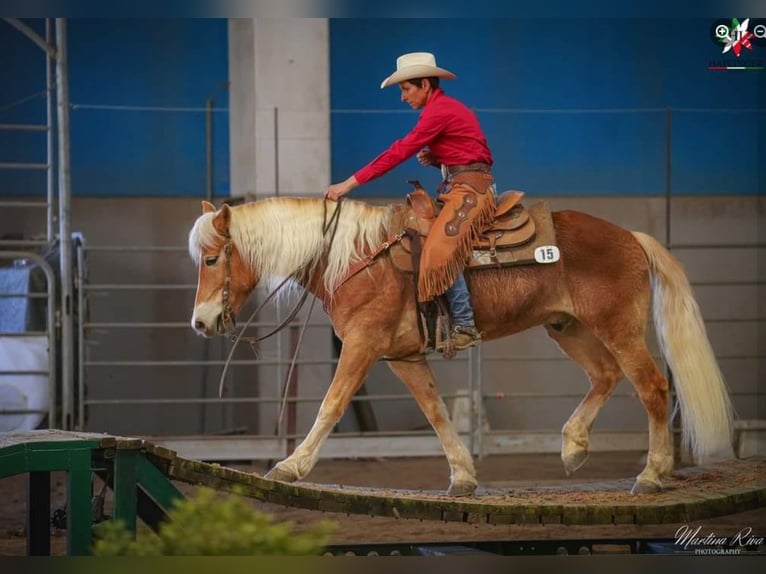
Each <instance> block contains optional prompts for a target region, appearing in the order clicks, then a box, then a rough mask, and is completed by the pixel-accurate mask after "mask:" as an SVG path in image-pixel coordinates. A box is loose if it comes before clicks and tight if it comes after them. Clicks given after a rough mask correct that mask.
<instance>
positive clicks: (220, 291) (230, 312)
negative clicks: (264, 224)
mask: <svg viewBox="0 0 766 574" xmlns="http://www.w3.org/2000/svg"><path fill="white" fill-rule="evenodd" d="M231 220H232V210H231V208H230V207H229V206H228V205H226V204H224V205H223V206H222V207H221V209H219V210H217V211H216V209H215V206H213V204H211V203H208V202H207V201H203V202H202V215H201V216H200V217H199V218H198V219H197V222H196V223H195V224H194V227H193V228H192V230H191V233H190V234H189V253H190V254H191V256H192V258H193V259H194V260H195V261H196V263H197V265H198V267H199V276H198V278H197V295H196V296H195V298H194V313H193V314H192V319H191V325H192V328H194V330H195V331H197V332H198V333H200V334H201V335H204V336H206V337H212V336H213V335H221V334H224V333H226V332H228V331H230V330H231V329H233V328H234V317H235V316H236V314H237V312H238V311H239V310H240V309H241V308H242V306H243V305H244V304H245V301H246V300H247V298H248V296H249V295H250V293H251V292H252V291H253V289H254V288H255V285H256V283H257V282H258V277H256V274H255V272H254V271H253V270H252V269H251V266H250V265H248V264H247V263H246V262H245V261H243V259H242V256H241V254H240V252H239V250H238V249H237V247H236V246H235V245H234V242H233V241H232V238H231V230H230V227H231Z"/></svg>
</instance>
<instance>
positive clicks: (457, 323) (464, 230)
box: [325, 52, 495, 350]
mask: <svg viewBox="0 0 766 574" xmlns="http://www.w3.org/2000/svg"><path fill="white" fill-rule="evenodd" d="M440 78H444V79H447V80H452V79H454V78H455V75H454V74H453V73H452V72H449V71H447V70H445V69H443V68H439V67H437V66H436V58H435V57H434V55H433V54H431V53H429V52H413V53H409V54H404V55H402V56H400V57H399V58H397V60H396V71H395V72H394V73H393V74H391V75H390V76H388V77H387V78H386V79H385V80H383V83H382V84H381V85H380V87H381V89H382V88H386V87H388V86H393V85H395V84H398V85H399V88H400V89H401V99H402V101H403V102H407V103H408V104H409V105H410V106H411V107H412V108H413V109H416V110H422V112H421V113H420V116H419V118H418V121H417V123H416V125H415V127H414V128H413V129H412V131H410V133H408V134H407V135H406V136H404V137H403V138H402V139H400V140H397V141H395V142H394V143H393V144H391V146H390V147H389V148H388V149H387V150H386V151H384V152H383V153H381V154H380V155H379V156H377V157H376V158H375V159H373V160H372V161H371V162H370V163H369V164H367V165H366V166H364V167H363V168H362V169H360V170H358V171H357V172H356V173H354V174H353V175H352V176H351V177H349V178H348V179H346V180H345V181H343V182H340V183H336V184H333V185H331V186H329V187H328V188H327V190H326V191H325V197H326V198H328V199H338V198H340V197H342V196H344V195H346V194H347V193H349V192H350V191H351V190H352V189H354V188H355V187H357V186H359V185H362V184H365V183H367V182H368V181H371V180H373V179H375V178H377V177H380V176H381V175H383V174H385V173H386V172H388V171H390V170H391V169H393V168H395V167H396V166H397V165H399V164H400V163H402V162H403V161H405V160H407V159H408V158H410V157H412V156H413V155H415V154H417V159H418V161H419V162H420V163H421V164H422V165H433V166H435V167H437V168H441V170H442V177H443V179H444V181H443V183H442V185H441V186H440V190H441V193H440V194H439V197H438V201H439V202H441V203H442V204H443V207H442V209H441V211H440V213H439V216H438V217H437V219H436V221H435V222H434V224H433V226H432V227H431V231H430V232H429V234H428V237H427V238H426V241H425V244H424V246H423V253H422V258H421V261H420V276H419V282H418V300H419V301H421V302H423V301H430V300H432V299H434V298H435V297H437V296H439V295H441V294H442V293H445V294H446V297H447V300H448V301H449V305H450V313H451V314H452V319H453V323H454V327H453V329H452V332H451V334H450V338H451V340H452V342H453V344H454V346H455V348H456V349H458V350H460V349H466V348H468V347H472V346H474V345H478V344H479V343H481V333H479V331H478V330H477V329H476V324H475V321H474V314H473V307H472V305H471V299H470V295H469V293H468V287H467V285H466V282H465V277H464V276H463V269H464V267H465V265H466V261H467V260H468V258H469V257H470V253H471V238H472V237H473V236H474V235H475V234H476V233H477V232H478V231H479V228H481V227H482V226H483V225H485V224H486V223H487V222H488V221H489V220H490V218H491V217H492V214H493V212H494V209H495V187H494V179H493V177H492V173H491V166H492V163H493V160H492V153H491V152H490V150H489V146H488V145H487V140H486V138H485V136H484V133H483V131H482V129H481V126H480V125H479V121H478V119H477V118H476V116H475V114H474V113H473V112H472V111H471V110H470V109H468V107H466V106H465V105H464V104H463V103H461V102H459V101H458V100H456V99H455V98H452V97H450V96H447V95H446V94H445V93H444V91H443V90H442V88H440V87H439V79H440Z"/></svg>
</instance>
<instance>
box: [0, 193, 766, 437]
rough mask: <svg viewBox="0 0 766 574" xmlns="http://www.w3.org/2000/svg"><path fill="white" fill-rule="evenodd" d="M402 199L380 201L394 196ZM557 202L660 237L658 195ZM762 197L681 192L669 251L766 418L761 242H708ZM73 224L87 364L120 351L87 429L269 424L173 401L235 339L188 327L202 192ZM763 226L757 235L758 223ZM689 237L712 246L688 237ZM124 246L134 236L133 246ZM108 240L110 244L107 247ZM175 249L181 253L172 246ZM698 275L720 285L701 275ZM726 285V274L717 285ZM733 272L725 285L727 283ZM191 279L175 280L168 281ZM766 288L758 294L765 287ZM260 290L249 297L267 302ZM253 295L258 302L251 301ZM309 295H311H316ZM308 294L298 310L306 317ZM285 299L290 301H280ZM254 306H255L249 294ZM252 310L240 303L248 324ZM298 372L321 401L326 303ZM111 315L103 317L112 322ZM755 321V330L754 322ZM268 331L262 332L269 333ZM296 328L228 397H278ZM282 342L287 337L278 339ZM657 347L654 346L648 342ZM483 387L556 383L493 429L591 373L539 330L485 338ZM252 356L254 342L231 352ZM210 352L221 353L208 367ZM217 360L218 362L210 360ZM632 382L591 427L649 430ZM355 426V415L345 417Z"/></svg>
mask: <svg viewBox="0 0 766 574" xmlns="http://www.w3.org/2000/svg"><path fill="white" fill-rule="evenodd" d="M398 199H399V198H379V199H377V200H374V201H376V202H384V203H389V202H391V201H395V200H398ZM536 199H538V198H531V197H530V198H529V199H528V202H532V201H534V200H536ZM548 199H549V201H550V203H551V206H552V207H553V208H554V209H569V208H575V209H579V210H582V211H586V212H588V213H592V214H594V215H598V216H601V217H605V218H607V219H609V220H611V221H614V222H615V223H618V224H620V225H622V226H624V227H627V228H630V229H638V230H642V231H645V232H648V233H651V234H653V235H654V236H656V237H658V238H659V239H661V240H664V234H665V228H666V223H665V212H666V209H665V200H664V198H588V197H581V198H570V197H568V198H556V197H551V198H548ZM764 208H766V200H764V198H762V197H752V196H751V197H726V198H716V197H713V198H676V199H674V200H673V202H672V209H671V229H672V235H671V239H672V243H673V244H675V245H683V246H684V247H683V248H680V247H679V248H677V249H674V250H673V252H674V253H675V254H676V256H678V257H679V259H681V261H682V262H683V263H684V264H685V265H686V267H687V270H688V273H689V276H690V278H691V280H692V282H693V283H694V288H695V293H696V295H697V298H698V301H699V304H700V308H701V310H702V313H703V316H704V317H705V319H706V320H707V329H708V333H709V336H710V339H711V341H712V344H713V348H714V350H715V351H716V353H717V356H718V358H719V360H720V364H721V368H722V369H723V372H724V374H725V375H726V377H727V380H728V383H729V385H730V387H731V390H732V392H733V393H734V400H735V404H736V406H737V410H738V413H739V416H740V418H747V419H750V418H764V417H766V405H764V403H763V400H762V390H761V391H760V392H761V394H757V393H758V392H759V385H760V384H762V383H761V380H760V379H759V373H758V365H759V361H762V360H763V349H762V345H760V344H759V341H762V340H763V339H762V338H763V332H762V325H763V320H764V316H765V313H764V311H765V310H764V308H763V303H762V301H763V300H764V299H763V297H762V293H759V292H758V289H757V287H756V285H755V282H760V283H761V284H762V283H763V282H764V281H765V280H766V276H765V273H766V272H765V271H764V267H763V266H759V265H758V261H757V256H758V252H757V251H756V250H755V249H754V248H753V247H750V248H737V249H721V248H718V247H710V246H711V245H713V244H716V245H717V244H721V245H726V244H733V245H741V244H751V245H754V244H755V242H756V241H757V240H759V239H760V241H761V242H762V241H763V237H762V236H760V237H759V229H763V228H764V227H763V226H764ZM72 212H73V222H72V228H73V230H76V231H81V232H82V233H83V234H84V235H85V237H86V240H87V245H88V247H89V256H88V267H89V283H90V284H91V287H92V288H93V289H95V290H93V291H91V292H90V294H89V297H88V301H89V307H90V317H89V322H90V323H91V326H90V327H89V328H88V330H87V353H88V360H89V361H91V362H112V361H119V362H120V364H119V365H110V364H108V365H91V366H89V367H88V368H87V370H86V384H87V389H88V398H89V399H109V400H113V401H116V402H115V404H110V405H97V406H93V407H91V408H90V409H89V411H88V412H89V418H88V421H89V422H88V430H92V431H108V432H113V433H123V434H140V435H178V434H197V433H215V432H222V431H227V430H231V429H235V428H246V430H247V432H249V433H259V434H272V433H273V432H274V429H275V424H276V411H277V408H276V405H275V404H270V405H268V406H261V407H259V406H256V405H252V404H251V405H235V406H228V407H223V406H220V405H208V406H200V405H167V404H163V403H162V402H160V400H161V399H166V398H183V399H189V398H198V397H209V398H215V397H217V392H218V384H219V380H220V376H221V369H222V363H223V361H224V360H225V358H226V356H227V355H228V353H229V350H230V348H231V343H230V342H229V341H228V340H227V339H223V338H219V339H214V340H205V339H202V338H200V337H198V336H196V335H195V334H194V333H193V332H192V330H191V328H190V327H189V325H188V321H189V318H190V313H191V309H192V301H193V295H194V293H193V286H194V285H195V283H196V270H195V268H194V266H193V264H192V263H191V261H190V260H189V258H188V255H187V254H186V251H185V241H186V236H187V233H188V230H189V228H190V227H191V225H192V223H193V221H194V219H195V218H196V216H197V215H198V213H199V212H200V208H199V200H197V199H189V198H186V199H182V198H174V199H170V198H168V199H94V198H76V199H75V200H74V202H73V210H72ZM0 229H2V230H3V232H8V233H13V232H18V233H24V234H26V235H30V234H33V233H34V232H36V231H39V229H40V220H39V218H38V217H33V216H32V212H30V215H29V217H26V216H24V215H22V216H19V214H18V211H16V212H12V211H10V210H4V211H0ZM760 233H762V232H760ZM694 245H701V246H707V247H704V248H693V247H692V246H694ZM128 246H129V247H128ZM152 246H154V247H164V248H166V250H164V251H155V252H137V251H135V249H136V248H138V247H152ZM106 247H113V248H114V249H111V250H105V249H104V248H106ZM168 247H177V248H178V249H177V250H174V251H168V250H167V248H168ZM700 283H715V284H714V285H702V284H700ZM719 283H720V284H719ZM725 283H729V285H723V284H725ZM120 284H124V285H144V284H155V285H157V287H156V288H154V289H152V290H148V291H147V290H136V289H129V290H114V289H109V290H101V289H96V286H98V285H101V286H104V285H106V286H109V285H112V286H114V285H120ZM184 285H185V286H186V288H175V287H172V286H184ZM759 295H761V296H760V297H759ZM262 296H263V292H259V293H258V297H256V298H254V300H260V298H262ZM253 304H254V303H253ZM309 304H310V303H309ZM309 304H307V305H306V306H305V307H304V311H303V313H302V314H301V317H304V316H305V313H306V312H307V311H308V308H309ZM288 306H289V305H287V304H285V305H284V306H283V307H282V309H283V311H284V310H285V309H286V308H287V307H288ZM248 309H253V306H252V304H251V305H250V306H249V307H248ZM248 316H249V312H243V313H242V314H241V316H240V319H239V320H240V323H241V322H242V321H244V320H245V319H246V318H247V317H248ZM274 319H275V312H274V309H273V308H272V307H269V308H267V309H266V310H265V311H264V313H263V314H262V315H261V316H259V318H258V321H259V323H261V322H262V323H268V322H273V321H274ZM135 322H150V323H155V322H167V323H169V325H168V326H164V327H142V328H135V327H129V326H127V325H126V324H130V323H135ZM311 323H312V324H314V325H315V326H314V327H312V328H310V329H309V331H308V332H307V335H306V339H305V341H304V344H303V347H302V350H301V354H300V361H301V363H304V362H309V363H310V362H311V361H320V363H319V364H301V365H300V366H299V368H298V372H297V378H298V385H299V394H300V396H301V397H315V398H317V399H321V397H322V395H323V394H324V391H325V390H326V388H327V385H328V384H329V382H330V380H331V376H332V367H331V365H330V364H328V362H329V360H330V359H331V358H332V338H331V332H330V328H329V326H328V325H327V319H326V316H325V315H324V314H323V313H322V311H321V307H319V306H317V308H315V309H314V313H313V317H312V321H311ZM105 324H108V325H105ZM759 327H760V329H761V331H760V332H759ZM261 332H263V331H261ZM289 336H290V335H289V334H288V333H285V334H283V335H282V337H281V339H273V340H269V341H266V342H264V344H262V345H261V347H260V349H259V354H260V359H261V360H267V361H269V360H273V359H276V358H277V357H279V356H281V357H283V358H284V361H285V363H283V364H282V365H281V366H277V365H273V364H272V365H271V366H267V367H258V368H254V367H253V366H234V367H231V369H230V376H229V377H228V378H227V382H226V387H225V390H226V396H232V397H237V398H239V399H241V398H244V397H259V396H260V397H267V396H268V397H277V396H280V392H281V388H282V384H283V381H284V377H285V374H286V370H287V369H286V362H289V358H290V352H289V344H290V341H289ZM280 346H281V348H280ZM652 347H653V348H655V346H654V344H653V343H652ZM482 352H483V357H484V359H485V364H484V390H485V391H486V392H488V393H490V394H493V395H495V396H497V397H501V396H502V393H505V394H508V393H530V392H542V393H549V394H550V395H551V397H550V398H534V397H532V398H519V399H513V400H512V399H510V398H494V399H490V400H488V401H487V403H486V407H487V411H488V416H489V423H490V426H491V428H494V429H524V430H558V429H559V428H560V426H561V425H562V424H563V422H564V421H565V420H566V418H567V417H568V416H569V414H570V413H571V412H572V410H573V409H574V408H575V406H576V405H577V403H578V402H579V400H580V398H581V396H582V395H583V394H584V393H585V391H586V390H587V384H588V383H587V380H586V378H585V375H584V373H583V372H582V371H581V370H580V369H579V367H578V366H577V365H575V364H574V363H572V362H570V361H567V360H563V359H562V355H561V354H560V352H559V351H558V349H557V347H556V346H555V345H554V344H553V343H552V342H551V341H549V340H548V339H547V337H546V335H545V333H544V332H543V330H542V329H534V330H531V331H528V332H525V333H522V334H519V335H516V336H514V337H511V338H508V339H505V340H501V341H495V342H489V343H487V344H485V345H483V347H482ZM235 358H236V359H238V360H240V359H241V360H252V359H253V355H252V352H251V350H250V349H249V347H248V346H247V345H242V346H241V348H240V349H238V351H237V353H236V354H235ZM141 361H160V362H163V363H167V362H168V361H176V362H178V361H193V362H194V364H190V365H188V366H171V365H168V364H164V365H163V366H151V365H147V366H141V363H140V362H141ZM204 361H213V363H211V364H209V365H206V364H204V363H203V362H204ZM216 361H217V362H216ZM433 366H434V371H435V372H436V376H437V379H438V383H439V386H440V388H441V390H442V392H444V393H452V392H455V391H457V390H459V389H461V388H464V387H465V386H466V380H467V364H466V363H465V360H464V358H462V357H461V358H459V359H456V360H455V361H453V362H451V363H449V362H446V361H443V360H439V359H437V360H435V361H434V365H433ZM367 389H368V392H369V393H371V394H386V395H392V394H404V395H406V390H405V389H404V387H403V386H402V385H401V384H400V383H399V382H398V381H397V380H396V379H395V378H394V376H393V375H392V374H391V373H390V371H389V370H388V368H387V367H386V366H385V365H383V364H379V365H376V366H375V368H374V369H373V371H372V373H371V374H370V377H369V380H368V383H367ZM632 392H633V391H632V388H631V387H630V386H629V385H628V384H627V383H626V382H623V383H621V384H620V386H619V387H618V389H617V391H616V396H614V397H613V398H612V399H611V400H610V401H609V403H607V405H606V407H605V408H604V410H603V411H602V413H601V415H600V416H599V418H598V419H597V421H596V424H595V429H596V430H604V429H610V430H643V429H645V424H646V423H645V415H644V413H643V409H642V408H641V406H640V405H639V403H638V401H637V399H635V398H634V397H633V396H632ZM128 398H139V399H145V400H147V401H148V404H146V405H141V406H129V405H126V404H120V403H121V401H122V400H124V399H128ZM316 408H317V404H316V402H313V403H306V404H302V405H301V406H300V407H299V408H298V426H297V430H298V432H304V431H306V430H307V429H308V427H309V426H310V424H311V423H312V422H313V419H314V415H315V413H316ZM374 410H375V414H376V417H377V419H378V423H379V426H380V428H381V430H392V429H401V430H411V429H415V428H421V427H424V426H425V425H426V422H425V419H424V417H423V416H422V415H421V414H420V412H419V410H418V409H417V406H416V405H415V403H414V401H412V400H411V399H409V398H406V399H403V400H394V401H384V402H379V403H375V407H374ZM341 428H342V429H344V430H353V429H354V428H355V420H354V419H353V417H347V418H346V419H345V420H344V421H343V423H342V424H341Z"/></svg>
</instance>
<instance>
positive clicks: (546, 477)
mask: <svg viewBox="0 0 766 574" xmlns="http://www.w3.org/2000/svg"><path fill="white" fill-rule="evenodd" d="M643 464H644V460H643V457H642V454H641V453H633V452H626V453H594V454H592V455H591V457H590V459H589V460H588V461H587V462H586V464H585V466H584V467H583V468H582V469H580V471H578V473H577V474H576V475H575V476H573V477H569V478H567V477H566V476H565V474H564V471H563V467H562V465H561V461H560V459H559V457H558V455H555V454H551V455H547V454H546V455H512V456H490V457H486V458H485V459H483V460H481V461H478V463H477V472H478V478H479V483H480V485H481V486H483V487H492V488H513V487H526V486H531V485H540V486H542V485H554V484H572V485H575V484H578V483H583V482H589V481H603V480H608V479H619V478H629V477H634V476H636V475H637V474H638V473H639V472H640V471H641V469H642V468H643ZM232 466H235V467H236V468H239V469H241V470H250V471H254V472H258V473H263V472H265V471H266V467H265V466H264V465H254V466H250V467H244V466H241V465H232ZM306 480H307V481H308V482H312V483H322V484H343V485H348V486H365V487H378V488H400V489H415V490H417V489H427V490H433V489H446V488H447V486H448V483H449V469H448V466H447V463H446V461H445V460H444V459H443V458H401V459H364V460H320V461H319V463H318V464H317V466H316V467H315V468H314V470H313V471H312V472H311V474H310V475H309V476H308V477H307V478H306ZM51 482H52V492H51V508H52V510H55V509H57V508H63V507H64V504H65V501H66V487H65V475H64V474H63V473H54V475H53V477H52V481H51ZM177 486H178V487H179V489H180V490H181V491H182V492H184V493H186V494H191V493H192V492H193V491H194V489H195V487H193V486H190V485H187V484H181V483H179V484H177ZM109 502H110V501H109V497H107V503H106V504H107V512H108V508H109ZM253 506H254V507H255V508H258V509H259V510H262V511H265V512H269V513H271V514H273V515H275V516H276V518H277V519H278V520H286V521H290V522H292V523H293V525H294V527H295V529H296V530H301V529H303V528H306V527H307V526H308V525H310V524H311V523H313V522H315V521H317V520H319V519H329V520H332V521H335V522H337V523H338V525H339V528H338V529H337V531H336V532H335V534H334V535H333V538H332V540H331V544H352V543H393V542H460V541H479V540H549V539H595V538H609V539H619V538H637V537H651V538H674V537H675V536H674V535H675V533H676V531H677V530H678V528H679V527H681V526H682V525H680V524H676V525H673V524H668V525H657V526H654V525H652V526H641V525H627V524H626V525H608V526H567V525H560V524H558V525H491V524H463V523H452V522H441V521H420V520H406V519H401V520H400V519H395V518H385V517H368V516H360V515H345V514H338V513H317V512H315V511H310V510H302V509H295V508H285V507H282V506H277V505H273V504H268V503H264V502H260V501H253ZM25 510H26V476H24V475H20V476H15V477H11V478H6V479H3V480H0V556H18V555H24V554H25V553H26V538H25V535H24V533H25V528H24V522H25ZM687 526H690V527H693V528H697V527H698V526H699V527H701V532H703V533H705V534H707V533H708V532H712V533H714V534H716V535H720V536H727V537H731V536H734V535H735V534H736V533H738V532H740V531H741V530H742V529H745V528H751V529H752V533H753V535H756V536H761V537H766V508H759V509H756V510H752V511H748V512H744V513H740V514H736V515H729V516H722V517H719V518H712V519H706V520H703V521H699V522H697V523H694V524H689V525H687ZM52 552H53V553H54V554H55V555H64V554H65V553H66V533H65V532H54V533H53V535H52Z"/></svg>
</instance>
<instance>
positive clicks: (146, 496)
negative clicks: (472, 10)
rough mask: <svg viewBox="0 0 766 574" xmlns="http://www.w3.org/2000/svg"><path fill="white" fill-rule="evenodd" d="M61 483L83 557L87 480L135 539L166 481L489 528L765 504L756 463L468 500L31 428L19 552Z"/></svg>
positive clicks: (42, 532) (165, 493) (0, 465)
mask: <svg viewBox="0 0 766 574" xmlns="http://www.w3.org/2000/svg"><path fill="white" fill-rule="evenodd" d="M57 470H62V471H66V472H67V474H68V478H67V493H68V496H67V516H66V520H67V524H66V528H67V537H68V538H67V544H68V552H69V553H70V554H87V553H88V552H89V549H90V545H91V540H92V539H91V530H92V522H93V509H92V505H93V492H92V480H91V479H92V476H93V474H96V475H98V476H100V477H101V478H102V480H104V482H105V483H106V484H107V485H108V486H109V487H110V488H111V489H112V490H113V492H114V508H113V518H114V519H119V520H122V521H123V522H124V523H125V524H126V526H127V527H128V528H129V529H131V530H133V531H135V528H136V523H137V518H141V519H142V520H143V521H144V522H145V523H146V524H148V525H149V526H151V527H153V528H155V529H156V528H157V527H158V526H159V524H160V522H161V521H162V520H163V518H164V517H165V515H166V514H167V511H168V510H169V509H170V507H171V505H172V503H173V501H174V500H176V499H178V498H182V497H183V495H182V494H181V492H180V491H179V490H178V489H177V488H176V487H175V486H174V485H173V481H181V482H186V483H189V484H193V485H200V486H207V487H211V488H214V489H217V490H223V491H228V492H234V493H237V494H240V495H243V496H248V497H252V498H255V499H258V500H262V501H266V502H271V503H275V504H281V505H286V506H293V507H298V508H305V509H310V510H318V511H325V512H341V513H346V514H363V515H368V516H388V517H395V518H401V519H419V520H437V521H457V522H468V523H489V524H571V525H575V524H577V525H594V524H601V525H605V524H607V525H608V524H671V523H680V522H691V521H697V520H701V519H706V518H712V517H716V516H723V515H727V514H735V513H739V512H744V511H747V510H752V509H755V508H761V507H763V506H766V460H763V459H747V460H733V461H727V462H726V463H725V464H721V465H717V466H710V467H691V468H686V469H683V470H681V471H679V472H677V473H676V474H675V475H674V476H673V478H672V479H671V480H668V481H666V484H665V489H664V490H663V492H661V493H657V494H639V495H634V494H631V493H630V488H631V485H632V482H633V479H632V478H626V479H624V480H614V481H608V482H591V483H584V484H574V483H573V484H571V485H566V486H551V487H536V488H521V489H518V488H517V489H512V490H509V489H482V488H480V489H479V490H477V492H476V494H475V496H473V497H469V498H452V497H448V496H446V495H445V494H444V493H443V492H441V491H409V490H391V489H386V490H381V489H371V488H358V487H349V486H344V485H319V484H311V483H306V482H301V483H295V484H287V483H282V482H276V481H272V480H266V479H264V478H263V477H261V476H259V475H257V474H248V473H245V472H241V471H238V470H234V469H231V468H227V467H224V466H220V465H218V464H208V463H204V462H200V461H195V460H189V459H186V458H183V457H180V456H178V455H177V453H175V452H174V451H172V450H169V449H166V448H164V447H162V446H159V445H156V444H153V443H151V442H149V441H147V440H144V439H141V438H131V437H118V436H109V435H102V434H93V433H76V432H64V431H58V430H40V431H31V432H26V433H20V434H6V435H0V479H2V478H4V477H7V476H12V475H15V474H22V473H28V474H29V488H30V497H29V500H30V503H29V506H28V508H27V513H28V533H27V536H28V553H29V554H48V553H49V550H50V548H49V544H50V532H49V528H50V472H51V471H57Z"/></svg>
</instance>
